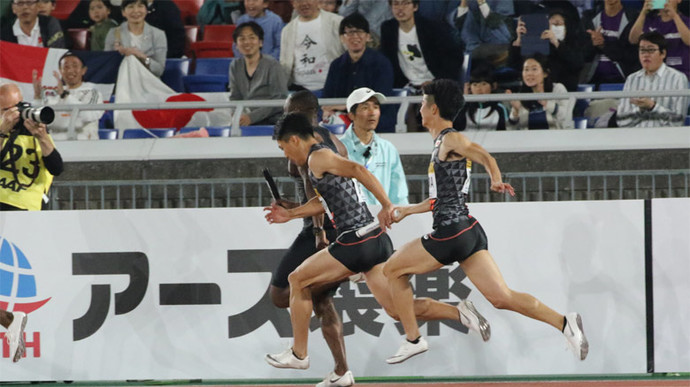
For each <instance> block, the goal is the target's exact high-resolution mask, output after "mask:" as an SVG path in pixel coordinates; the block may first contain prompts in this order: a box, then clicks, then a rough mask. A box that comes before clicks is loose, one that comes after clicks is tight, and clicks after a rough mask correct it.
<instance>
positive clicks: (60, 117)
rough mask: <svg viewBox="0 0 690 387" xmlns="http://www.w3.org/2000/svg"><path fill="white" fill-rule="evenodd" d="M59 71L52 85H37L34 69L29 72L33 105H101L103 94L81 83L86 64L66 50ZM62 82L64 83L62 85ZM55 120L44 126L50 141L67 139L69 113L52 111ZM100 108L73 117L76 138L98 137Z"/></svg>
mask: <svg viewBox="0 0 690 387" xmlns="http://www.w3.org/2000/svg"><path fill="white" fill-rule="evenodd" d="M59 64H60V72H59V73H58V72H57V71H56V72H54V73H53V75H54V76H55V78H57V81H58V82H57V87H56V88H54V89H53V88H45V87H42V85H41V78H40V77H38V71H37V70H34V72H33V83H34V105H77V104H80V105H86V104H102V103H103V96H102V95H101V93H100V92H99V91H98V90H97V89H96V88H95V85H94V84H93V83H90V82H84V74H86V70H87V67H86V66H84V63H83V62H82V60H81V59H80V58H79V57H78V56H77V55H75V54H74V53H72V52H69V51H68V52H66V53H65V54H64V55H63V56H62V57H61V58H60V62H59ZM63 83H64V85H63ZM56 113H57V114H55V121H53V123H52V124H50V125H48V129H50V135H51V136H52V137H53V139H54V140H70V139H73V138H69V134H68V132H67V131H68V129H69V123H70V120H71V118H72V114H71V112H56ZM102 115H103V110H82V111H80V112H79V115H78V116H77V118H76V121H75V123H74V129H75V133H76V139H77V140H98V120H99V119H100V118H101V116H102Z"/></svg>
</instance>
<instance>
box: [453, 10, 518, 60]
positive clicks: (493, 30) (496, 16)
mask: <svg viewBox="0 0 690 387" xmlns="http://www.w3.org/2000/svg"><path fill="white" fill-rule="evenodd" d="M513 13H514V9H513V2H512V1H505V0H462V1H461V2H460V6H459V7H458V8H457V9H456V10H454V11H453V12H452V13H451V15H450V19H451V21H452V25H454V26H455V28H457V30H458V31H459V33H460V36H461V38H462V40H463V41H464V42H465V52H466V53H468V54H469V53H472V52H473V51H474V50H475V49H477V48H479V47H484V49H483V51H487V52H488V51H494V50H495V49H496V48H497V47H496V45H505V47H504V48H502V49H503V50H504V49H506V48H508V45H509V44H510V42H511V41H512V40H513V39H512V38H513V36H512V34H511V32H510V29H509V28H508V25H507V24H506V18H507V17H509V16H510V15H512V14H513ZM480 56H486V55H484V54H483V53H477V54H473V55H472V58H473V59H477V58H479V57H480Z"/></svg>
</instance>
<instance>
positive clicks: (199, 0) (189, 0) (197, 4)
mask: <svg viewBox="0 0 690 387" xmlns="http://www.w3.org/2000/svg"><path fill="white" fill-rule="evenodd" d="M173 1H174V2H175V4H176V5H177V8H179V9H180V17H181V18H182V23H184V24H196V14H198V13H199V10H200V9H201V6H202V5H203V4H204V0H173Z"/></svg>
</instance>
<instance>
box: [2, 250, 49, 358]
mask: <svg viewBox="0 0 690 387" xmlns="http://www.w3.org/2000/svg"><path fill="white" fill-rule="evenodd" d="M0 240H2V242H0V309H4V310H7V311H10V312H25V313H26V314H29V313H31V312H34V311H35V310H37V309H38V308H40V307H42V306H43V305H45V304H46V303H47V302H48V301H50V297H49V298H45V299H41V297H38V295H37V290H36V289H37V287H36V276H35V275H34V273H33V270H32V268H31V263H30V262H29V259H27V257H26V255H25V254H24V252H22V250H20V249H19V247H17V245H15V244H14V243H12V242H10V241H8V240H7V239H5V238H3V237H0ZM4 337H5V333H4V332H0V342H2V344H1V345H0V347H1V348H2V357H3V358H9V357H10V348H9V345H8V344H7V340H4ZM25 342H26V348H27V352H26V353H25V354H24V356H27V354H28V353H31V352H30V351H28V349H29V348H31V349H33V357H41V333H40V332H28V331H27V332H25Z"/></svg>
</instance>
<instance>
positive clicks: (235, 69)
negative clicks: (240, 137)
mask: <svg viewBox="0 0 690 387" xmlns="http://www.w3.org/2000/svg"><path fill="white" fill-rule="evenodd" d="M263 38H264V31H263V30H262V29H261V26H260V25H259V24H258V23H256V22H253V21H250V22H247V23H243V24H240V25H239V26H237V28H236V29H235V31H234V32H233V34H232V39H233V41H234V42H235V44H236V45H237V46H238V48H239V50H240V52H241V53H242V55H243V57H242V58H239V59H235V60H234V61H232V63H231V64H230V75H229V78H230V100H232V101H244V100H252V99H285V97H287V75H286V74H285V72H284V71H283V68H282V67H281V66H280V63H278V61H277V60H275V59H273V57H272V56H270V55H263V54H261V46H262V44H263ZM247 111H248V112H247V113H244V114H242V115H241V117H240V125H241V126H247V125H273V124H275V123H276V122H277V121H278V118H280V115H281V113H282V109H281V108H280V107H259V108H252V109H247Z"/></svg>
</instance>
